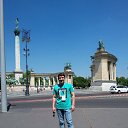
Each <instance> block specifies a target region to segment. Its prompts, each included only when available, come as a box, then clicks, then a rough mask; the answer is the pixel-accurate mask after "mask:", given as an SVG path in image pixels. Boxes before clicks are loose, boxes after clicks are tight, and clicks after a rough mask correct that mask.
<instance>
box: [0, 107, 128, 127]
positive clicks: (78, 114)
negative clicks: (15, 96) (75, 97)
mask: <svg viewBox="0 0 128 128" xmlns="http://www.w3.org/2000/svg"><path fill="white" fill-rule="evenodd" d="M72 115H73V121H74V126H75V127H74V128H128V123H127V122H128V109H127V108H113V109H111V108H76V111H74V112H73V113H72ZM0 128H59V126H58V119H57V116H55V117H53V116H52V111H51V108H38V109H37V108H33V109H17V110H14V109H10V111H9V112H7V113H0ZM66 128H67V127H66Z"/></svg>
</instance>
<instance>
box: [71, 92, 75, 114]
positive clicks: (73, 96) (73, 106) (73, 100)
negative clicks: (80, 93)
mask: <svg viewBox="0 0 128 128" xmlns="http://www.w3.org/2000/svg"><path fill="white" fill-rule="evenodd" d="M71 95H72V112H73V111H74V110H75V93H74V92H71Z"/></svg>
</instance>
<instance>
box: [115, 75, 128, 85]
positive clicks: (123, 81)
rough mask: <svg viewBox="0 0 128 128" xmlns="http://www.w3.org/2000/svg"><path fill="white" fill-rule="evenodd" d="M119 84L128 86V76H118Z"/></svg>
mask: <svg viewBox="0 0 128 128" xmlns="http://www.w3.org/2000/svg"><path fill="white" fill-rule="evenodd" d="M116 81H117V84H118V85H124V86H128V78H125V77H117V78H116Z"/></svg>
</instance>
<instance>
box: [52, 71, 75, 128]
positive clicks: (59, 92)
mask: <svg viewBox="0 0 128 128" xmlns="http://www.w3.org/2000/svg"><path fill="white" fill-rule="evenodd" d="M58 80H59V84H57V85H55V86H54V88H53V98H52V111H53V113H55V112H57V115H58V119H59V125H60V128H65V122H64V118H65V119H66V123H67V125H68V128H74V126H73V121H72V112H73V111H74V110H75V93H74V88H73V85H72V84H68V83H65V82H64V80H65V74H64V73H60V74H59V75H58Z"/></svg>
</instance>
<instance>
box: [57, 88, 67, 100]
mask: <svg viewBox="0 0 128 128" xmlns="http://www.w3.org/2000/svg"><path fill="white" fill-rule="evenodd" d="M58 94H59V97H60V98H61V100H62V101H65V100H66V98H67V90H66V88H60V89H58Z"/></svg>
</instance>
